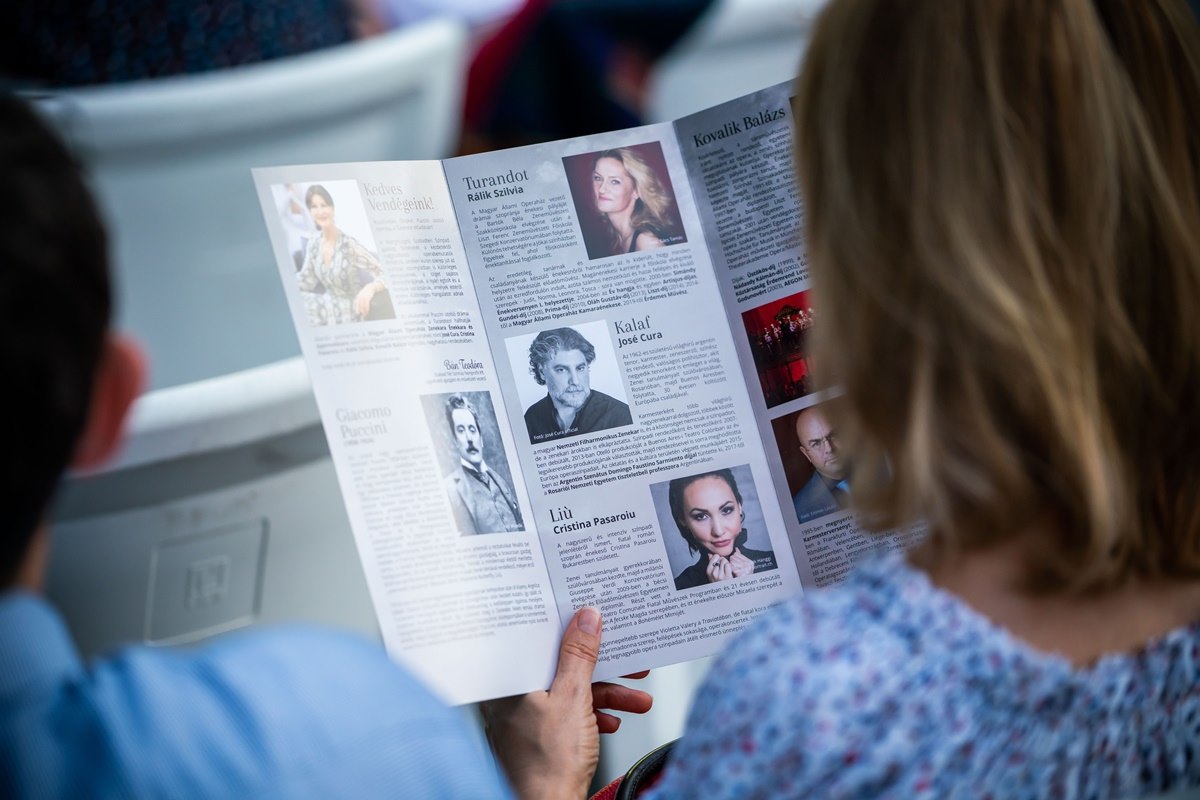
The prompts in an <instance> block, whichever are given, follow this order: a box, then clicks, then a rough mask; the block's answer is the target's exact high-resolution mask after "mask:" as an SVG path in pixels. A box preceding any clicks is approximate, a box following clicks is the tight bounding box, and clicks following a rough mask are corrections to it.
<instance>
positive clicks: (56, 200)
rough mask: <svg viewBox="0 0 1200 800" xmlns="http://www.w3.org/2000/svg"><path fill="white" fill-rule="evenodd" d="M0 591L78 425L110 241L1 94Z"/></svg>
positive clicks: (76, 174)
mask: <svg viewBox="0 0 1200 800" xmlns="http://www.w3.org/2000/svg"><path fill="white" fill-rule="evenodd" d="M0 202H2V203H3V207H4V210H3V211H2V212H0V370H2V371H3V374H4V385H5V388H4V389H3V390H2V391H0V420H2V421H3V423H2V424H3V425H4V426H5V428H6V431H7V432H6V434H5V436H4V443H5V444H4V447H3V448H2V450H0V463H2V466H0V485H2V486H3V487H4V497H5V507H4V509H3V511H2V513H3V518H2V524H3V531H2V532H0V586H3V585H5V584H7V583H9V582H10V581H11V580H12V579H13V577H14V574H15V572H16V570H17V568H18V566H19V565H20V563H21V561H22V559H23V556H24V554H25V551H26V549H27V547H28V544H29V541H30V538H31V537H32V535H33V533H34V531H35V530H36V529H37V527H38V523H39V521H40V520H41V519H42V517H43V516H44V514H45V512H46V509H47V507H48V505H49V503H50V499H51V496H52V494H53V492H54V488H55V486H56V485H57V483H58V480H59V478H60V476H61V475H62V473H63V471H64V470H65V468H66V466H67V464H68V463H69V462H70V460H71V456H72V454H73V453H74V450H75V448H76V445H77V440H78V439H79V437H80V434H81V432H82V430H83V426H84V423H85V420H86V418H87V411H88V406H89V403H90V400H91V395H92V386H93V381H94V377H95V374H96V366H97V362H98V361H99V358H100V354H101V352H102V345H103V342H104V337H105V331H106V330H107V327H108V321H109V315H110V311H111V304H112V301H111V295H110V289H109V279H108V250H107V247H108V242H107V237H106V236H105V232H104V227H103V224H102V223H101V220H100V216H99V214H98V212H97V210H96V206H95V203H94V202H93V200H92V197H91V194H90V193H89V192H88V189H87V187H86V186H85V185H84V183H83V180H82V178H81V176H80V170H79V167H78V165H77V164H76V162H75V160H74V159H73V158H72V157H71V155H70V153H68V151H67V149H66V148H65V147H64V146H63V144H62V143H61V142H60V141H59V140H58V139H57V138H56V137H55V136H54V135H53V134H52V133H51V132H50V131H49V130H48V128H47V127H46V125H45V123H44V122H42V121H41V120H40V119H39V118H38V117H37V116H36V115H35V114H34V113H33V112H32V111H31V110H30V109H29V107H28V106H27V105H26V104H24V103H23V102H21V101H20V100H17V99H16V98H14V97H12V96H9V95H0Z"/></svg>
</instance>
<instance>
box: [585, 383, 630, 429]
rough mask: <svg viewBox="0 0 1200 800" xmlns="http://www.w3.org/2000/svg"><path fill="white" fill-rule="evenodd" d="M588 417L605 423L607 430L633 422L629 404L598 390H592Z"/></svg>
mask: <svg viewBox="0 0 1200 800" xmlns="http://www.w3.org/2000/svg"><path fill="white" fill-rule="evenodd" d="M588 415H589V416H594V417H595V418H596V419H597V420H600V421H603V423H604V427H606V428H611V427H615V426H616V425H619V424H626V425H627V424H629V423H631V422H633V416H632V415H631V414H630V413H629V405H628V404H627V403H625V402H624V401H621V400H618V399H617V398H615V397H613V396H612V395H607V394H605V393H604V392H601V391H597V390H596V389H593V390H592V393H591V396H590V397H589V398H588Z"/></svg>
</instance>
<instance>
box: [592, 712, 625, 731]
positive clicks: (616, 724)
mask: <svg viewBox="0 0 1200 800" xmlns="http://www.w3.org/2000/svg"><path fill="white" fill-rule="evenodd" d="M620 727H621V720H620V718H618V717H614V716H613V715H612V714H605V713H604V712H603V711H597V712H596V730H598V731H600V733H616V732H617V729H618V728H620Z"/></svg>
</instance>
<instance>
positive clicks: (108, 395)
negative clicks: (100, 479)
mask: <svg viewBox="0 0 1200 800" xmlns="http://www.w3.org/2000/svg"><path fill="white" fill-rule="evenodd" d="M145 378H146V359H145V356H143V355H142V350H141V348H140V347H138V346H137V345H136V344H135V343H134V342H133V341H132V340H131V339H126V338H125V337H123V336H119V335H117V334H115V333H109V334H108V336H107V338H106V339H105V340H104V345H103V349H102V352H101V354H100V364H99V366H98V367H97V369H96V381H95V384H94V385H93V386H92V402H91V405H90V406H89V407H88V415H87V422H86V424H85V425H84V429H83V435H82V436H80V438H79V443H78V444H77V445H76V447H75V456H74V458H72V460H71V466H72V467H73V468H74V469H79V470H89V469H96V468H97V467H100V466H102V465H103V464H104V463H105V462H106V461H108V460H109V459H110V458H112V457H113V456H114V455H115V454H116V452H117V449H118V448H119V447H120V445H121V440H122V438H123V434H124V431H125V420H126V418H127V417H128V416H129V411H130V409H131V408H132V407H133V402H134V401H135V400H137V398H138V396H139V395H141V393H142V387H143V386H144V385H145Z"/></svg>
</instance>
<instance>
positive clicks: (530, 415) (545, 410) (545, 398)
mask: <svg viewBox="0 0 1200 800" xmlns="http://www.w3.org/2000/svg"><path fill="white" fill-rule="evenodd" d="M553 413H554V401H553V400H551V399H550V395H549V394H545V395H542V396H541V397H540V398H538V400H537V402H535V403H533V404H532V405H531V406H529V408H527V409H525V421H526V422H528V421H529V420H531V419H537V418H539V417H544V416H545V415H546V414H553Z"/></svg>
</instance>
